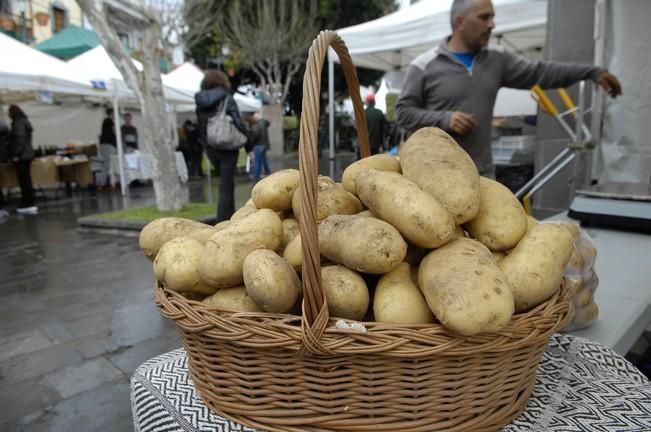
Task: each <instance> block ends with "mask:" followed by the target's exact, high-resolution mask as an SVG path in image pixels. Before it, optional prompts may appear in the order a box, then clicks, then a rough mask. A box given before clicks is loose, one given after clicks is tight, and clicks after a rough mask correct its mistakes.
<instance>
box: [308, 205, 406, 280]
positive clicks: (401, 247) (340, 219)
mask: <svg viewBox="0 0 651 432" xmlns="http://www.w3.org/2000/svg"><path fill="white" fill-rule="evenodd" d="M319 248H320V250H321V254H322V255H323V256H325V257H326V258H328V259H329V260H331V261H332V262H335V263H337V264H343V265H345V266H346V267H348V268H350V269H353V270H356V271H361V272H364V273H373V274H383V273H387V272H390V271H391V270H393V269H394V268H396V267H397V266H398V264H400V262H401V261H402V260H403V259H404V258H405V255H406V253H407V243H406V242H405V240H404V239H403V238H402V236H401V235H400V233H399V232H398V230H396V229H395V228H394V227H393V226H391V225H390V224H388V223H386V222H384V221H382V220H380V219H375V218H369V217H360V216H354V215H353V216H348V215H332V216H329V217H328V218H326V219H325V220H324V221H322V222H321V223H320V224H319Z"/></svg>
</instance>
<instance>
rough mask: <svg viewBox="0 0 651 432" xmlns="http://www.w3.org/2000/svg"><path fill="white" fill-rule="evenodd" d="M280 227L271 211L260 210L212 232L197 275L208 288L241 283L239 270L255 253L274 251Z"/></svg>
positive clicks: (279, 222) (278, 243)
mask: <svg viewBox="0 0 651 432" xmlns="http://www.w3.org/2000/svg"><path fill="white" fill-rule="evenodd" d="M282 237H283V226H282V223H281V221H280V219H279V218H278V215H276V213H274V211H273V210H269V209H261V210H258V211H256V212H255V213H253V214H251V215H249V216H247V217H245V218H243V219H239V220H237V221H233V222H232V223H231V224H230V225H229V226H228V227H227V228H225V229H223V230H221V231H218V232H216V233H215V234H214V235H213V236H212V237H211V238H210V240H208V241H207V242H206V245H205V252H204V254H203V256H202V257H201V264H200V266H199V273H200V274H201V278H202V279H203V280H204V281H206V282H207V283H208V284H210V285H212V286H215V287H218V288H229V287H233V286H238V285H241V284H242V282H243V280H244V279H243V276H242V267H243V265H244V260H245V259H246V257H247V256H248V255H249V254H250V253H251V252H253V251H254V250H256V249H271V250H277V249H278V248H279V247H280V242H281V241H282Z"/></svg>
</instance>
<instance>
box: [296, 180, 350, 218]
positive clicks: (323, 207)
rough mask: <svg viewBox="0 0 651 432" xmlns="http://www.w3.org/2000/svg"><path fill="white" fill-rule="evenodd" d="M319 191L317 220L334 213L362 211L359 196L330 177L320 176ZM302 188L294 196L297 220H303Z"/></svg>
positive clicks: (347, 213)
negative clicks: (301, 208)
mask: <svg viewBox="0 0 651 432" xmlns="http://www.w3.org/2000/svg"><path fill="white" fill-rule="evenodd" d="M317 189H318V191H317V215H316V220H317V221H321V220H323V219H325V218H327V217H328V216H330V215H332V214H346V215H352V214H356V213H359V212H361V211H362V203H361V202H360V201H359V199H357V197H356V196H355V195H353V194H351V193H350V192H348V191H346V190H345V189H344V188H343V186H341V184H339V183H335V182H334V181H333V180H332V179H331V178H330V177H325V176H319V178H318V188H317ZM300 191H301V188H300V187H299V188H298V189H297V190H296V193H294V197H293V198H292V209H293V210H294V214H295V215H296V219H297V220H299V221H300V220H301V213H300V212H301V210H300V207H301V194H300Z"/></svg>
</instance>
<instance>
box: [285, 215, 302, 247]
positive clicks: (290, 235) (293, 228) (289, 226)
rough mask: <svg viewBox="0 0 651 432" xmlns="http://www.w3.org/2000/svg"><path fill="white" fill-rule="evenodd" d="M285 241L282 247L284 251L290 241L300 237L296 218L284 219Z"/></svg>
mask: <svg viewBox="0 0 651 432" xmlns="http://www.w3.org/2000/svg"><path fill="white" fill-rule="evenodd" d="M282 224H283V241H282V243H281V244H280V247H281V248H282V249H284V248H285V247H287V245H288V244H289V242H290V241H292V240H293V239H294V237H296V236H297V235H299V228H298V221H297V220H296V219H294V218H287V219H283V221H282Z"/></svg>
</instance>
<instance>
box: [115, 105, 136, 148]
mask: <svg viewBox="0 0 651 432" xmlns="http://www.w3.org/2000/svg"><path fill="white" fill-rule="evenodd" d="M122 119H123V121H124V123H123V124H122V126H120V132H122V142H123V143H124V151H125V153H133V152H134V151H136V150H138V128H136V127H135V126H134V125H132V124H131V113H124V116H122ZM116 148H117V147H116Z"/></svg>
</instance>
